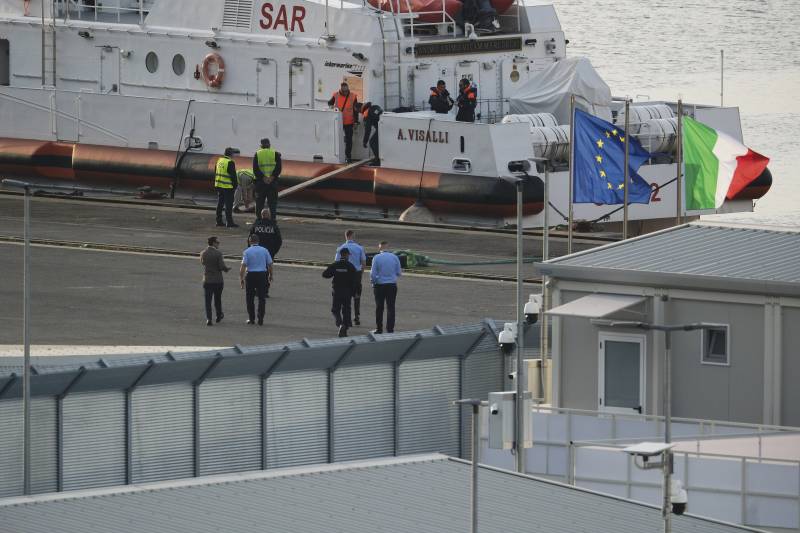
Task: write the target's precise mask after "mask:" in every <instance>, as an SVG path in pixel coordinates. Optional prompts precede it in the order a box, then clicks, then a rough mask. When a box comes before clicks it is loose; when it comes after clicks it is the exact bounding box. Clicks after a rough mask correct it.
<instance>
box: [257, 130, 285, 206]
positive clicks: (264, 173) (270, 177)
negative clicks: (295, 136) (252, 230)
mask: <svg viewBox="0 0 800 533" xmlns="http://www.w3.org/2000/svg"><path fill="white" fill-rule="evenodd" d="M282 170H283V164H282V163H281V153H280V152H278V151H276V150H275V149H274V148H272V147H271V146H270V143H269V139H267V138H264V139H261V148H259V149H258V150H256V153H255V155H254V156H253V175H254V176H255V190H256V217H258V214H259V213H261V210H262V209H264V203H266V204H267V205H268V206H269V210H270V212H271V213H272V216H273V217H277V216H278V178H279V177H280V175H281V171H282Z"/></svg>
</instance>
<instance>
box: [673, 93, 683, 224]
mask: <svg viewBox="0 0 800 533" xmlns="http://www.w3.org/2000/svg"><path fill="white" fill-rule="evenodd" d="M677 148H678V154H677V155H678V157H677V158H676V159H677V160H678V161H677V163H678V164H677V165H676V166H677V167H678V168H677V171H676V176H675V177H676V179H675V183H676V188H677V205H676V208H675V209H676V213H677V214H676V217H675V222H676V223H677V224H680V223H681V215H682V213H681V204H682V200H683V199H682V198H681V185H682V184H681V177H682V175H683V172H682V170H683V101H682V100H681V99H680V97H679V98H678V147H677Z"/></svg>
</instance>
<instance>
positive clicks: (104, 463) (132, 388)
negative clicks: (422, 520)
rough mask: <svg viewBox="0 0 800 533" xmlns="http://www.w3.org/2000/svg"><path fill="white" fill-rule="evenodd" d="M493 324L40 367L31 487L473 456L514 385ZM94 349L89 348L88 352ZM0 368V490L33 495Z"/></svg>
mask: <svg viewBox="0 0 800 533" xmlns="http://www.w3.org/2000/svg"><path fill="white" fill-rule="evenodd" d="M503 359H504V358H503V356H502V354H501V353H500V351H499V349H498V346H497V342H496V329H495V325H494V322H492V321H485V322H484V323H482V324H478V325H471V326H452V327H438V326H437V327H435V328H433V329H432V330H424V331H417V332H404V333H396V334H390V335H380V336H372V335H370V336H366V337H352V338H349V339H332V340H323V341H308V340H304V341H302V342H299V343H292V344H289V345H274V346H263V347H253V348H244V347H236V348H234V349H231V350H223V351H220V352H198V353H175V354H173V353H167V354H164V355H159V356H156V357H153V356H152V355H147V356H143V355H137V356H130V357H126V356H122V357H119V358H113V359H111V358H109V359H99V360H94V361H92V362H84V363H83V364H80V365H78V364H72V365H68V366H66V367H52V366H51V367H48V366H42V365H34V367H33V369H34V375H33V376H32V379H31V383H32V394H33V401H32V420H33V428H32V435H33V447H32V490H33V492H36V493H41V492H51V491H63V490H73V489H83V488H91V487H101V486H112V485H122V484H130V483H141V482H146V481H157V480H165V479H175V478H183V477H192V476H201V475H208V474H217V473H228V472H237V471H245V470H254V469H265V468H277V467H284V466H293V465H305V464H313V463H325V462H334V461H345V460H353V459H367V458H372V457H382V456H391V455H404V454H410V453H422V452H443V453H446V454H450V455H454V456H469V454H470V450H469V438H468V433H469V429H470V428H469V420H470V418H469V417H470V413H468V412H467V410H464V411H463V412H462V411H461V410H460V409H458V408H455V407H453V406H452V405H451V403H450V402H451V401H452V400H455V399H458V398H460V397H466V396H472V397H486V396H487V394H488V392H489V391H493V390H499V389H501V388H502V385H503V379H504V361H503ZM84 360H85V358H84ZM13 370H14V369H9V368H6V369H5V375H2V374H0V497H6V496H13V495H20V494H21V493H22V489H23V487H22V403H21V400H20V398H19V396H20V382H21V379H19V376H18V375H17V374H16V373H14V371H13Z"/></svg>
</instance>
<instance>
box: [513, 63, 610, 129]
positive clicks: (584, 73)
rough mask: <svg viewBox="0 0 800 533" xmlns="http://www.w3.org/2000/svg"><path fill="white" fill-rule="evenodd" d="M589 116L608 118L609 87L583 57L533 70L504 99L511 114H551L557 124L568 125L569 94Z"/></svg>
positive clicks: (608, 119) (577, 105)
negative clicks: (511, 94) (526, 79)
mask: <svg viewBox="0 0 800 533" xmlns="http://www.w3.org/2000/svg"><path fill="white" fill-rule="evenodd" d="M570 94H574V95H575V105H576V107H578V108H579V109H582V110H584V111H586V112H587V113H590V114H592V115H595V116H597V117H600V118H602V119H603V120H607V121H609V122H610V121H611V107H610V106H611V89H610V88H609V87H608V85H606V82H604V81H603V80H602V78H600V75H599V74H597V71H595V70H594V67H593V66H592V64H591V62H590V61H589V60H588V59H586V58H585V57H576V58H570V59H562V60H561V61H556V62H555V63H553V64H552V65H550V66H549V67H547V68H546V69H544V70H542V71H539V72H536V73H533V74H532V75H531V78H530V79H529V80H528V81H526V82H525V83H524V84H522V86H520V88H519V89H517V92H516V93H514V95H513V96H511V97H510V98H509V99H508V105H509V109H510V111H511V113H514V114H528V113H552V114H554V115H555V116H556V118H557V119H558V123H559V124H569V97H570Z"/></svg>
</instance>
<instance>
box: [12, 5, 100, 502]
mask: <svg viewBox="0 0 800 533" xmlns="http://www.w3.org/2000/svg"><path fill="white" fill-rule="evenodd" d="M43 9H44V8H43ZM0 183H2V185H3V186H4V187H10V188H13V189H22V190H23V191H24V197H25V200H24V204H25V207H24V215H23V228H24V229H23V241H24V243H25V244H24V252H23V253H24V259H23V264H24V266H23V275H22V280H23V281H22V285H23V292H22V353H23V362H22V493H23V494H25V495H28V494H30V493H31V188H32V187H34V184H32V183H29V182H27V181H20V180H14V179H4V180H2V182H0ZM43 188H47V189H56V190H62V191H83V192H94V191H103V190H102V189H92V188H87V187H72V186H69V185H44V186H43ZM103 192H106V191H103Z"/></svg>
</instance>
